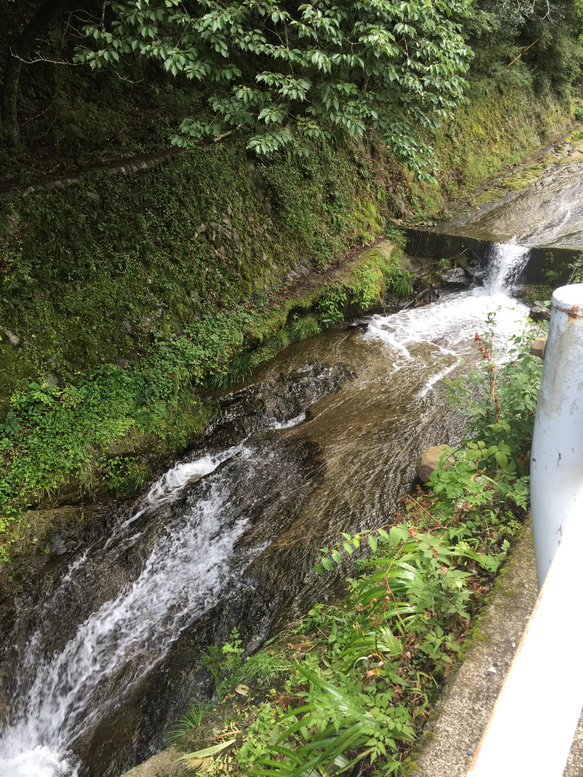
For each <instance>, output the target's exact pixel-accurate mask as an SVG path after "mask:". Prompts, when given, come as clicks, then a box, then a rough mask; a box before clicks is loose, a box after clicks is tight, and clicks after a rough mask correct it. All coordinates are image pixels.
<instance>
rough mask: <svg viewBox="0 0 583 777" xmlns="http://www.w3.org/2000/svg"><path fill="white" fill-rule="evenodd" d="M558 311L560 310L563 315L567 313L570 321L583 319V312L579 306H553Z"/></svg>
mask: <svg viewBox="0 0 583 777" xmlns="http://www.w3.org/2000/svg"><path fill="white" fill-rule="evenodd" d="M553 307H554V308H555V309H556V310H560V311H561V313H566V314H567V316H568V317H569V319H574V320H576V319H578V318H583V311H581V307H580V306H579V305H571V306H570V307H561V305H556V304H555V305H553Z"/></svg>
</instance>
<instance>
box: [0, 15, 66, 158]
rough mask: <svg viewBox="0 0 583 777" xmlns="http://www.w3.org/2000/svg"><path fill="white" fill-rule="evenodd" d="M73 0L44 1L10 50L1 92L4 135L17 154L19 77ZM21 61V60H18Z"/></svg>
mask: <svg viewBox="0 0 583 777" xmlns="http://www.w3.org/2000/svg"><path fill="white" fill-rule="evenodd" d="M70 2H71V0H42V2H40V4H39V6H38V7H37V9H36V12H35V13H34V15H33V16H32V18H31V19H30V21H29V22H28V23H27V24H26V26H25V27H24V29H23V30H22V32H21V34H20V36H19V37H18V39H17V41H16V43H15V44H14V46H12V48H11V52H10V53H11V55H12V56H10V55H9V56H8V60H7V62H6V70H5V73H4V81H3V83H2V92H1V100H0V105H1V111H2V135H3V139H4V141H5V142H6V144H7V146H8V148H10V149H14V150H18V149H19V148H20V147H21V137H20V125H19V122H18V98H19V95H20V75H21V73H22V65H23V62H22V59H26V58H27V57H29V56H30V55H31V53H32V51H33V48H34V44H35V41H36V40H37V38H38V37H39V35H41V33H42V32H43V31H44V30H46V29H47V27H48V26H49V25H50V24H51V22H52V21H53V19H55V17H56V16H57V15H58V14H60V13H61V12H62V11H63V10H64V9H65V7H66V6H67V5H69V4H70ZM19 57H20V58H21V59H19Z"/></svg>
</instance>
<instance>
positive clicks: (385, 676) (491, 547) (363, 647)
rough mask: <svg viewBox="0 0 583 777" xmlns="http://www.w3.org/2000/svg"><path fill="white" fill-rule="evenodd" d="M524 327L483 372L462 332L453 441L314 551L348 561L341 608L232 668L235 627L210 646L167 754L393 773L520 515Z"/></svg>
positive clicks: (526, 419)
mask: <svg viewBox="0 0 583 777" xmlns="http://www.w3.org/2000/svg"><path fill="white" fill-rule="evenodd" d="M530 336H531V334H529V333H528V332H527V333H525V334H524V335H521V336H517V337H516V338H515V339H514V344H513V350H512V352H511V353H510V361H508V362H507V363H506V364H504V365H503V366H502V367H498V366H496V365H495V363H494V360H493V353H492V345H491V341H490V339H489V338H488V337H487V336H486V337H484V338H481V337H478V336H477V335H476V347H477V348H478V349H479V351H480V353H481V356H482V363H481V369H480V370H479V371H476V372H474V373H472V374H471V376H470V381H469V382H468V381H466V380H464V382H463V383H462V382H458V383H454V385H453V388H452V392H451V398H452V402H453V403H454V404H462V405H463V407H464V408H465V409H466V410H468V409H469V428H468V436H467V438H466V439H465V440H464V441H463V443H462V444H461V445H460V446H459V447H458V448H457V449H456V450H449V451H446V452H445V454H444V456H443V458H442V461H441V464H440V466H439V467H438V469H437V470H436V471H435V472H434V473H433V475H432V476H431V480H430V483H429V484H428V486H427V487H426V488H423V489H422V488H420V487H419V488H418V489H417V490H416V491H414V492H413V493H412V494H410V495H409V496H408V497H406V498H404V499H403V500H402V507H401V508H400V509H399V511H398V512H396V513H395V514H394V515H393V516H391V519H390V520H389V521H388V522H387V524H386V525H385V526H384V527H381V528H378V529H376V530H373V531H367V532H363V533H362V534H357V535H354V536H349V535H343V536H342V537H340V538H339V542H338V544H337V545H336V546H334V547H330V548H323V549H322V557H321V559H320V561H319V563H318V568H319V571H320V572H321V573H322V574H326V570H330V571H332V570H333V569H335V568H336V567H337V566H338V565H339V564H342V563H344V562H345V561H346V559H348V558H349V557H358V560H357V561H356V563H355V568H354V573H353V575H352V576H351V577H350V578H349V579H348V580H347V581H346V589H347V591H348V593H347V596H346V598H345V600H344V601H342V602H341V603H340V604H318V605H315V606H314V607H313V608H312V609H311V610H310V612H309V613H308V614H307V615H306V616H305V617H304V618H303V619H302V620H301V621H299V622H296V623H294V624H292V625H291V626H290V627H289V628H288V629H287V630H286V631H285V633H284V634H283V635H280V636H279V637H278V638H277V639H276V640H275V641H274V642H273V644H271V645H269V646H267V647H265V648H263V649H262V650H261V651H260V652H259V653H257V654H256V655H255V656H252V657H251V658H249V659H248V660H247V661H246V662H243V661H242V654H243V647H242V646H241V642H240V640H238V636H237V635H236V634H234V635H232V639H231V640H230V642H229V643H228V644H227V645H225V646H224V647H223V648H222V649H220V648H217V647H214V648H212V649H211V651H210V652H209V653H208V654H207V658H206V665H207V666H208V668H209V669H210V670H211V671H212V673H213V676H214V678H215V683H216V690H217V697H218V699H219V700H221V699H222V700H223V701H222V703H221V704H219V706H218V708H217V713H211V714H210V715H209V717H208V718H207V719H206V722H205V721H203V723H202V724H201V725H199V724H200V716H199V717H198V718H197V716H196V715H195V714H194V711H193V715H192V718H191V720H190V721H189V720H187V719H183V720H182V721H181V722H180V724H179V725H178V726H177V727H176V728H175V729H174V732H173V736H172V737H171V738H172V739H176V734H182V736H181V737H180V738H178V740H177V743H176V745H175V747H176V751H177V754H178V755H177V756H176V757H177V758H178V757H179V758H180V760H184V761H185V762H186V764H187V765H188V766H189V767H191V768H196V769H200V770H201V771H204V772H205V773H209V774H214V775H218V774H233V773H243V774H245V773H248V774H252V775H257V774H260V775H264V776H265V777H291V776H292V775H294V776H295V777H297V775H301V774H309V773H314V774H344V773H349V772H350V771H351V770H352V769H353V767H354V766H355V765H356V764H357V763H360V769H361V770H362V771H363V772H364V773H366V774H376V775H383V774H387V775H388V774H405V773H408V770H409V767H410V766H411V765H412V764H413V763H414V749H415V746H416V745H417V744H418V742H419V736H420V732H421V731H422V728H423V726H424V724H425V722H426V721H427V720H428V718H429V717H430V715H431V713H432V710H433V707H434V703H435V700H436V698H437V694H438V691H439V688H440V687H441V685H442V682H443V680H444V679H445V678H446V677H447V676H448V674H449V672H450V670H451V669H452V667H453V666H454V665H455V662H456V660H457V659H458V657H459V656H460V655H461V654H462V653H463V651H464V650H465V647H464V640H466V638H468V633H469V632H470V628H471V618H472V616H473V615H474V614H475V613H476V612H477V611H479V610H480V608H481V607H482V606H483V603H484V598H485V597H486V595H487V594H488V592H489V591H490V590H491V588H492V585H493V580H494V576H495V574H496V573H497V571H498V570H499V569H500V567H501V566H502V565H503V563H504V559H505V558H506V554H507V551H508V549H509V547H510V546H511V544H512V542H513V538H514V537H515V536H516V535H517V533H519V532H520V528H521V525H522V523H523V521H524V519H525V517H526V514H527V513H526V508H527V500H528V474H527V473H528V462H529V455H528V452H529V446H530V441H531V435H532V427H533V421H534V411H535V407H536V398H537V393H538V387H539V383H540V373H541V361H540V360H538V359H535V358H534V357H531V356H530V355H529V354H528V349H527V340H529V339H530ZM470 386H472V387H473V388H470ZM476 392H477V393H476ZM365 547H366V552H363V548H365ZM470 641H471V637H470ZM229 699H231V700H233V699H235V700H237V699H238V702H237V701H236V702H235V705H236V707H237V708H239V710H240V708H241V705H243V706H245V701H246V700H251V701H250V702H249V703H248V704H247V706H246V709H243V711H239V712H237V713H233V708H232V707H229ZM198 704H199V703H196V704H195V708H197V707H198ZM221 707H224V709H223V710H221ZM229 710H230V711H231V717H230V715H229ZM225 719H227V720H225ZM193 723H196V724H197V725H196V726H193ZM188 728H192V729H193V730H192V731H190V732H189V733H185V729H188ZM193 746H195V747H196V746H198V749H196V750H193ZM181 751H182V752H184V751H188V752H186V753H185V754H184V755H180V752H181ZM186 773H192V772H191V771H189V772H186Z"/></svg>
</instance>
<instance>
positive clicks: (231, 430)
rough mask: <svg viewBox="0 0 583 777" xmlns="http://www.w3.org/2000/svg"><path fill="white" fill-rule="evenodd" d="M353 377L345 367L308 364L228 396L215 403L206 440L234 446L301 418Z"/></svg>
mask: <svg viewBox="0 0 583 777" xmlns="http://www.w3.org/2000/svg"><path fill="white" fill-rule="evenodd" d="M353 377H354V373H353V372H351V371H350V369H349V368H348V367H347V365H346V364H342V363H339V364H335V365H333V366H332V367H331V366H329V365H328V364H324V363H322V362H311V363H309V364H306V365H305V366H304V367H301V368H300V369H298V370H294V371H293V372H290V373H289V374H287V375H283V374H281V375H279V377H277V378H275V379H274V380H270V381H267V382H266V383H259V384H256V385H254V386H249V387H247V388H244V389H241V390H240V391H236V392H234V393H233V394H229V395H228V396H226V397H223V398H222V399H221V400H219V412H218V413H217V414H216V415H215V416H214V417H213V418H212V419H211V421H210V423H209V426H208V432H207V441H208V440H209V439H211V440H212V444H213V445H218V446H224V445H236V444H237V443H238V442H239V441H240V440H242V439H244V438H245V437H248V436H249V435H250V434H252V433H253V432H257V431H259V430H261V429H266V428H268V427H270V426H273V425H274V424H277V423H280V424H281V423H285V422H287V421H290V420H291V419H292V418H295V417H296V416H299V415H301V413H303V412H304V411H305V410H306V409H307V408H308V407H309V406H310V405H312V404H314V402H317V401H318V400H320V399H322V398H323V397H325V396H327V395H328V394H335V393H336V392H337V391H339V390H340V387H341V386H342V384H343V383H344V382H345V381H346V380H349V379H351V378H353Z"/></svg>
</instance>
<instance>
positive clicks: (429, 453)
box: [415, 445, 453, 483]
mask: <svg viewBox="0 0 583 777" xmlns="http://www.w3.org/2000/svg"><path fill="white" fill-rule="evenodd" d="M451 450H453V449H452V448H451V447H450V446H449V445H433V446H432V447H431V448H427V450H426V451H425V452H424V453H422V454H421V456H420V457H419V459H418V460H417V464H416V465H415V471H416V473H417V477H418V478H419V480H420V481H421V482H422V483H428V482H429V479H430V477H431V473H432V472H434V471H435V470H436V469H437V464H438V462H439V459H440V458H441V455H442V453H443V452H444V451H451Z"/></svg>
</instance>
